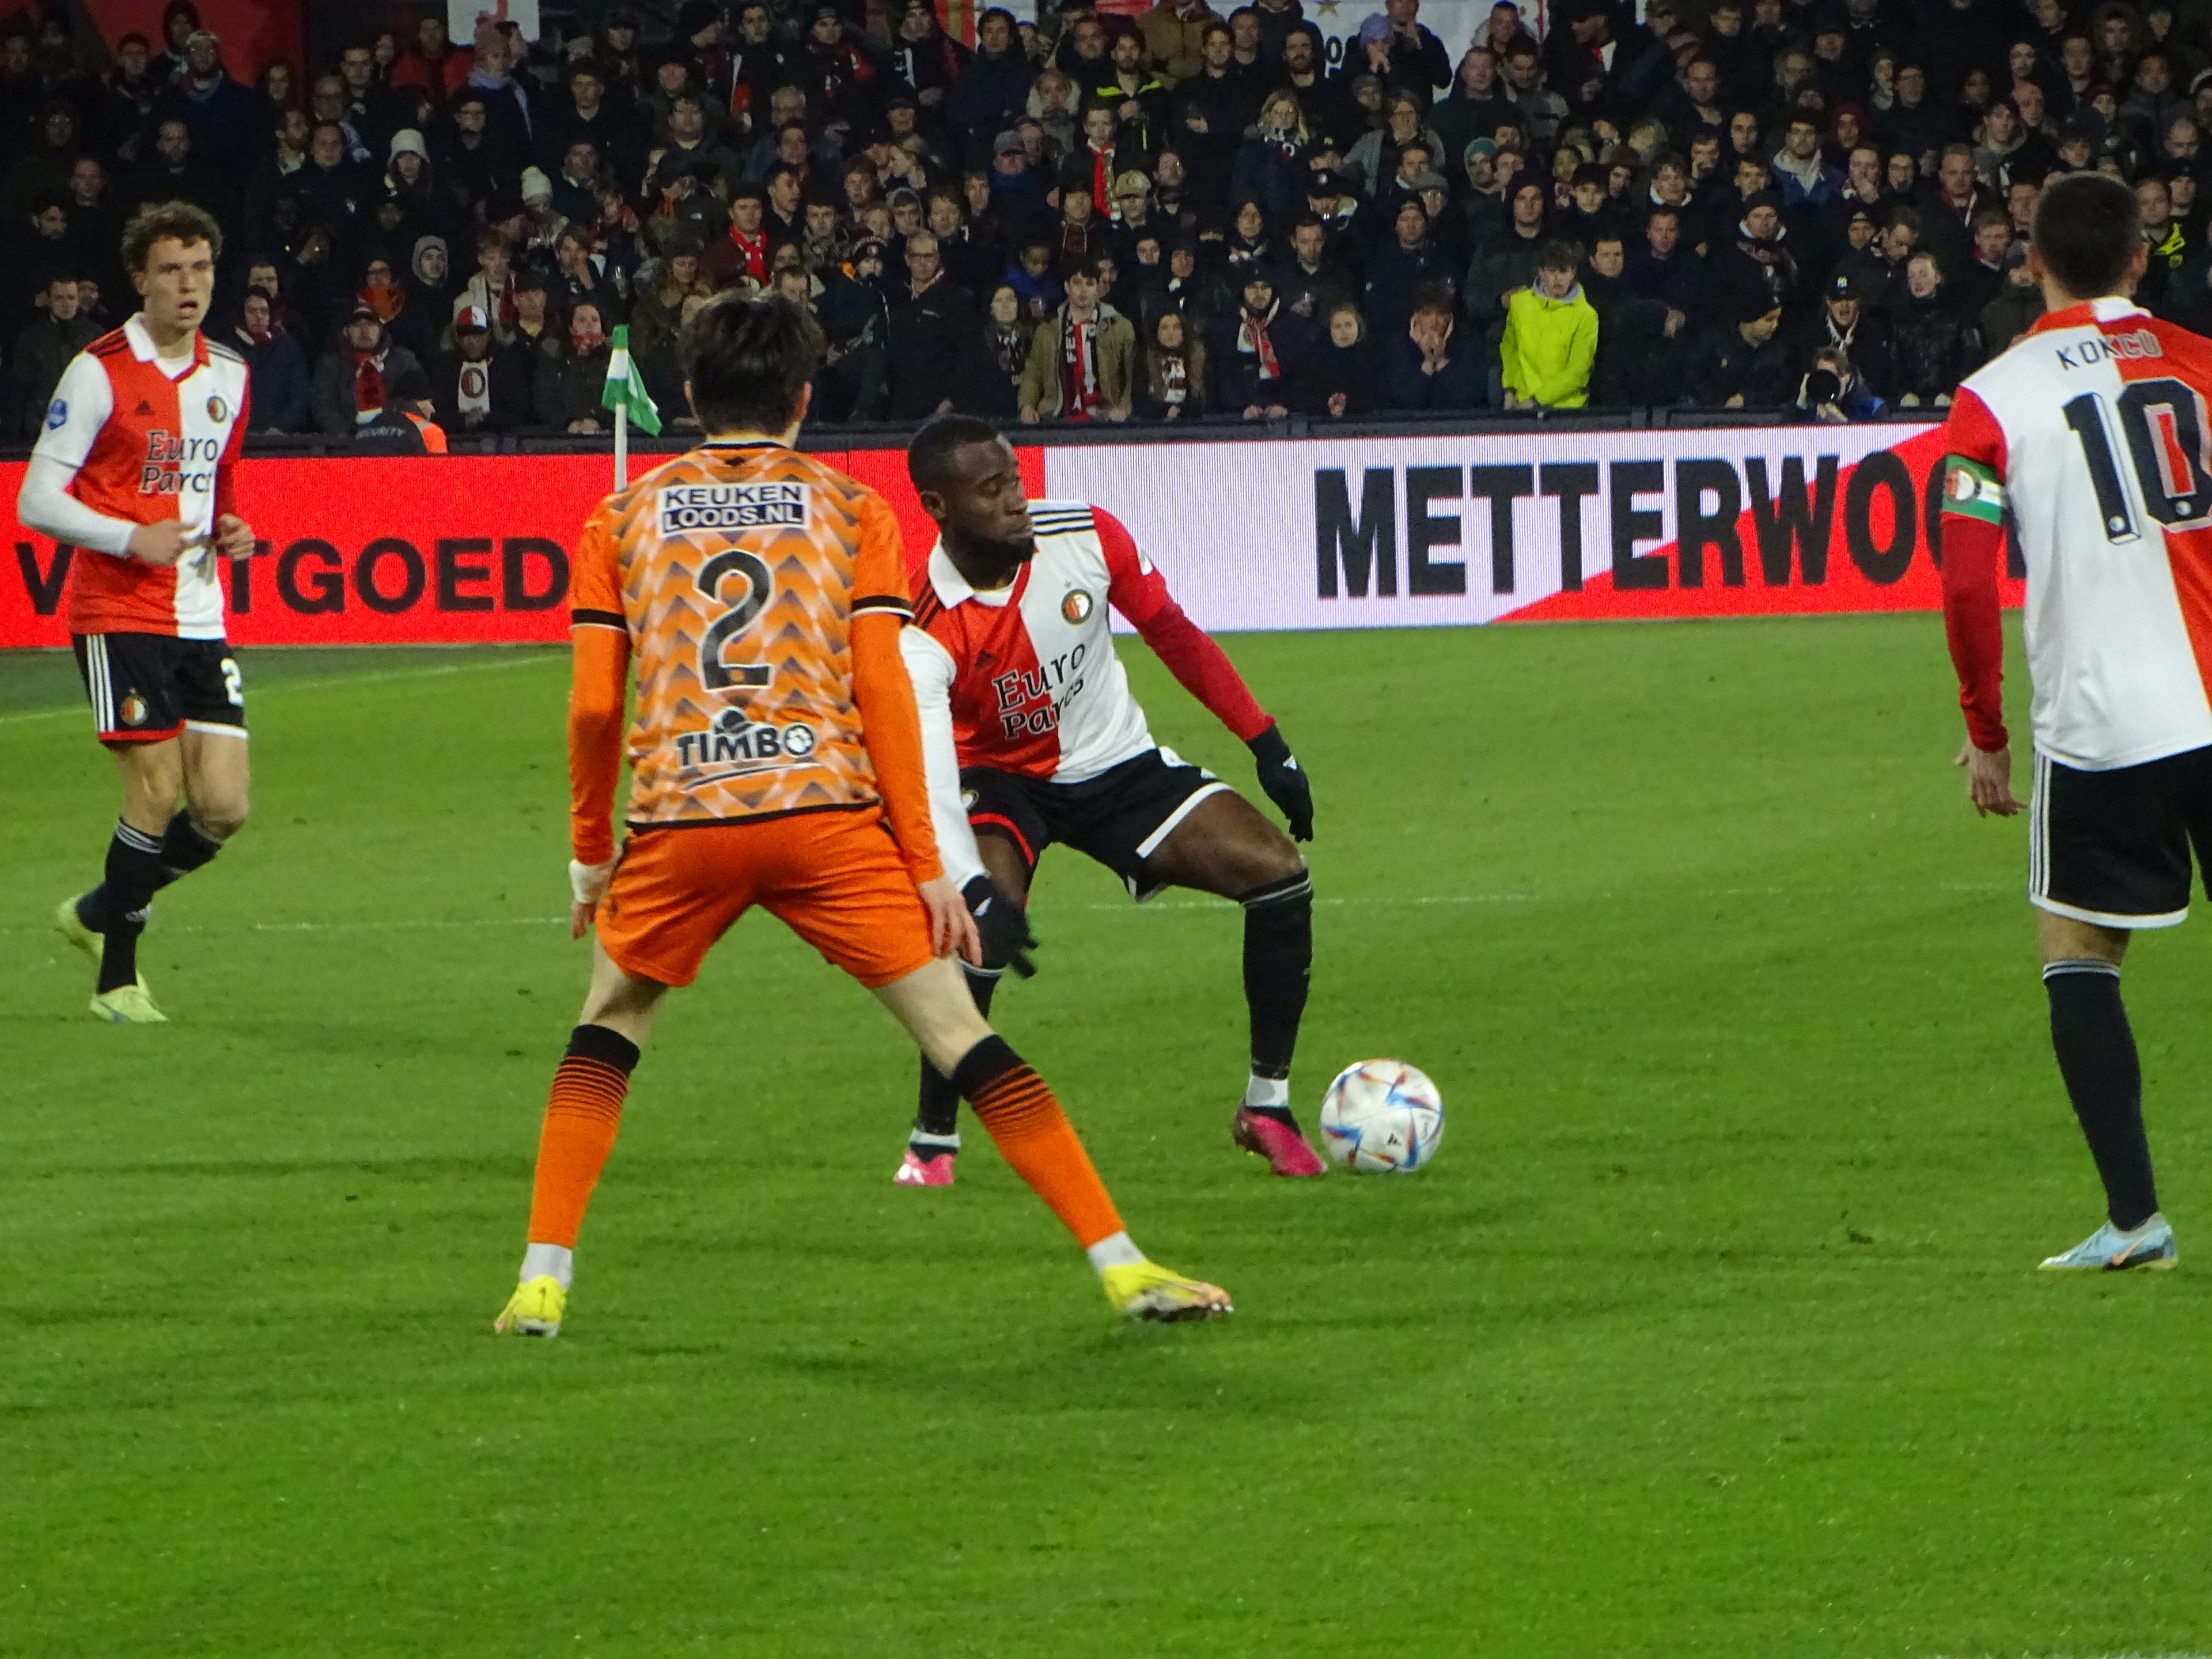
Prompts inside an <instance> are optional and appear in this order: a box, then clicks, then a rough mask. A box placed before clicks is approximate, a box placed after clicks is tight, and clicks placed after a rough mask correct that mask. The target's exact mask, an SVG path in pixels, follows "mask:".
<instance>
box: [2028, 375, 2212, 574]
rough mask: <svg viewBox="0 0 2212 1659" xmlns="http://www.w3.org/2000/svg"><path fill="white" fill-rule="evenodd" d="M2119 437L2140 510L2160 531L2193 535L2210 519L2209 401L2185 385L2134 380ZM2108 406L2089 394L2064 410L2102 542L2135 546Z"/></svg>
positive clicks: (2123, 399)
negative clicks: (2179, 529)
mask: <svg viewBox="0 0 2212 1659" xmlns="http://www.w3.org/2000/svg"><path fill="white" fill-rule="evenodd" d="M2118 404H2119V418H2120V430H2121V432H2122V434H2123V435H2124V437H2125V438H2126V440H2127V445H2128V459H2129V461H2130V463H2131V465H2132V470H2133V471H2134V473H2135V475H2136V489H2138V490H2139V491H2140V492H2141V494H2142V502H2143V505H2144V506H2145V507H2148V509H2149V510H2150V515H2151V517H2153V518H2154V519H2156V520H2158V521H2159V523H2160V524H2161V525H2180V526H2187V527H2191V528H2194V527H2195V526H2197V525H2200V524H2203V523H2205V522H2207V521H2208V519H2212V453H2208V451H2207V449H2206V447H2205V446H2206V439H2207V436H2208V435H2212V418H2208V417H2207V415H2206V412H2205V408H2204V400H2203V398H2201V397H2199V396H2198V395H2197V391H2196V389H2195V388H2194V387H2192V386H2189V385H2187V384H2185V382H2183V381H2180V380H2137V381H2136V382H2134V383H2133V384H2131V385H2130V386H2128V387H2127V388H2126V389H2125V390H2124V391H2123V392H2121V393H2120V395H2119V398H2118ZM2105 405H2106V400H2105V399H2104V398H2102V397H2100V395H2099V394H2098V393H2096V392H2083V393H2082V394H2081V396H2080V397H2078V398H2073V399H2072V400H2071V401H2069V403H2068V404H2066V406H2065V409H2064V410H2063V413H2064V414H2065V416H2066V424H2067V425H2068V426H2069V427H2071V428H2073V429H2074V435H2075V437H2076V438H2078V439H2080V440H2081V459H2083V460H2084V461H2085V462H2087V465H2088V468H2089V483H2090V485H2091V487H2092V488H2093V489H2095V491H2096V493H2097V513H2098V516H2100V518H2102V519H2103V520H2104V521H2105V538H2106V540H2107V541H2111V542H2116V543H2118V542H2131V541H2134V540H2136V538H2138V537H2139V536H2140V535H2141V534H2142V530H2141V528H2140V527H2139V526H2137V524H2136V515H2135V509H2134V507H2133V506H2132V505H2131V504H2130V501H2129V500H2128V491H2127V486H2126V484H2125V483H2124V481H2123V480H2122V478H2121V477H2120V470H2119V467H2118V465H2117V464H2116V463H2115V461H2114V459H2113V456H2112V438H2111V432H2112V424H2111V416H2110V415H2109V414H2108V412H2107V410H2106V406H2105Z"/></svg>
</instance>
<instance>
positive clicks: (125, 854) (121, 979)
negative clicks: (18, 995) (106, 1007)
mask: <svg viewBox="0 0 2212 1659" xmlns="http://www.w3.org/2000/svg"><path fill="white" fill-rule="evenodd" d="M162 877H163V871H162V866H161V838H160V837H159V836H149V835H148V834H147V833H146V832H145V831H144V830H143V829H132V828H131V826H130V825H129V824H127V823H124V822H123V820H122V819H120V818H118V819H117V820H116V821H115V834H114V836H113V838H112V839H111V840H110V841H109V842H108V843H107V871H106V879H105V880H103V881H102V882H101V883H100V885H99V886H97V887H95V888H94V889H93V890H92V891H90V892H89V893H87V894H86V895H85V896H83V897H82V898H81V899H79V900H78V901H77V907H76V913H77V916H78V918H79V919H80V920H81V921H83V923H84V925H85V926H86V927H89V928H91V929H92V930H93V931H94V932H95V933H99V934H100V990H101V991H103V992H106V991H112V990H114V989H116V988H117V987H118V986H124V985H128V984H130V983H131V981H134V980H136V979H137V977H138V935H139V934H140V933H143V932H144V931H145V930H146V907H147V905H148V904H149V903H151V902H153V898H154V894H155V890H157V889H159V888H160V887H161V884H162Z"/></svg>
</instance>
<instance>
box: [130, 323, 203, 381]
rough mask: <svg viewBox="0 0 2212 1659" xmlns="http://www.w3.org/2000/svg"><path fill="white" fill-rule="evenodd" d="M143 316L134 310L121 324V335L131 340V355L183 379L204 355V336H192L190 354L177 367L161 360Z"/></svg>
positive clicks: (163, 371)
mask: <svg viewBox="0 0 2212 1659" xmlns="http://www.w3.org/2000/svg"><path fill="white" fill-rule="evenodd" d="M145 318H146V313H144V312H143V311H134V312H132V313H131V319H130V320H129V321H128V322H126V323H125V324H124V325H123V337H124V338H125V339H126V340H128V341H130V342H131V356H134V357H136V358H137V360H138V361H139V362H142V363H151V364H153V365H154V367H155V368H158V369H160V370H161V373H162V374H166V375H167V376H168V377H169V378H170V379H171V380H183V379H184V378H185V375H187V374H191V372H192V371H193V370H194V369H196V368H198V367H199V366H200V360H201V358H202V357H203V356H204V355H205V351H204V346H203V340H204V337H203V336H201V335H198V334H195V335H193V336H192V355H191V356H189V357H186V358H183V359H181V360H180V361H181V362H182V364H183V367H182V368H179V366H178V364H176V363H173V362H163V361H162V359H161V353H160V352H159V351H157V350H155V347H154V337H153V336H152V335H151V334H149V333H148V332H147V331H146V321H145Z"/></svg>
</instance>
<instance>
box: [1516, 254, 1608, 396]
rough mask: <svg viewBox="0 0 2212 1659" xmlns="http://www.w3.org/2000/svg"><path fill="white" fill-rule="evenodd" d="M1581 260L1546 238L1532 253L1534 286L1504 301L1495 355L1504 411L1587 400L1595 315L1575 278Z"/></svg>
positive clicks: (1593, 346) (1578, 255) (1593, 352)
mask: <svg viewBox="0 0 2212 1659" xmlns="http://www.w3.org/2000/svg"><path fill="white" fill-rule="evenodd" d="M1580 264H1582V251H1581V250H1580V249H1579V248H1577V247H1575V246H1573V245H1572V244H1571V243H1567V242H1547V243H1546V244H1545V245H1544V246H1543V247H1542V248H1541V250H1539V252H1537V255H1536V285H1535V286H1534V288H1524V289H1520V290H1519V291H1517V292H1516V294H1515V295H1513V297H1512V299H1511V300H1510V301H1508V302H1507V304H1506V307H1505V338H1504V341H1502V342H1501V343H1500V344H1499V346H1498V356H1499V359H1500V367H1501V368H1503V369H1504V376H1503V378H1504V382H1505V406H1506V407H1507V408H1508V409H1580V408H1581V407H1582V406H1583V404H1586V403H1588V402H1589V376H1590V362H1591V361H1592V360H1593V359H1594V358H1595V356H1597V313H1596V311H1595V310H1594V309H1593V308H1592V307H1591V305H1590V302H1589V301H1588V300H1586V299H1584V298H1583V290H1582V286H1581V284H1580V283H1577V282H1576V281H1575V271H1576V269H1577V266H1579V265H1580Z"/></svg>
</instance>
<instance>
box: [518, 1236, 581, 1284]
mask: <svg viewBox="0 0 2212 1659" xmlns="http://www.w3.org/2000/svg"><path fill="white" fill-rule="evenodd" d="M548 1273H550V1274H552V1275H553V1277H554V1278H556V1279H559V1280H560V1281H561V1288H562V1290H564V1291H565V1290H567V1289H568V1281H569V1280H570V1279H574V1277H575V1276H576V1253H575V1252H574V1250H571V1249H568V1248H567V1247H566V1246H565V1245H561V1244H532V1246H530V1248H529V1249H526V1250H525V1251H523V1253H522V1279H523V1282H524V1283H525V1284H527V1283H529V1282H530V1280H532V1279H543V1278H544V1276H545V1275H546V1274H548Z"/></svg>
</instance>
